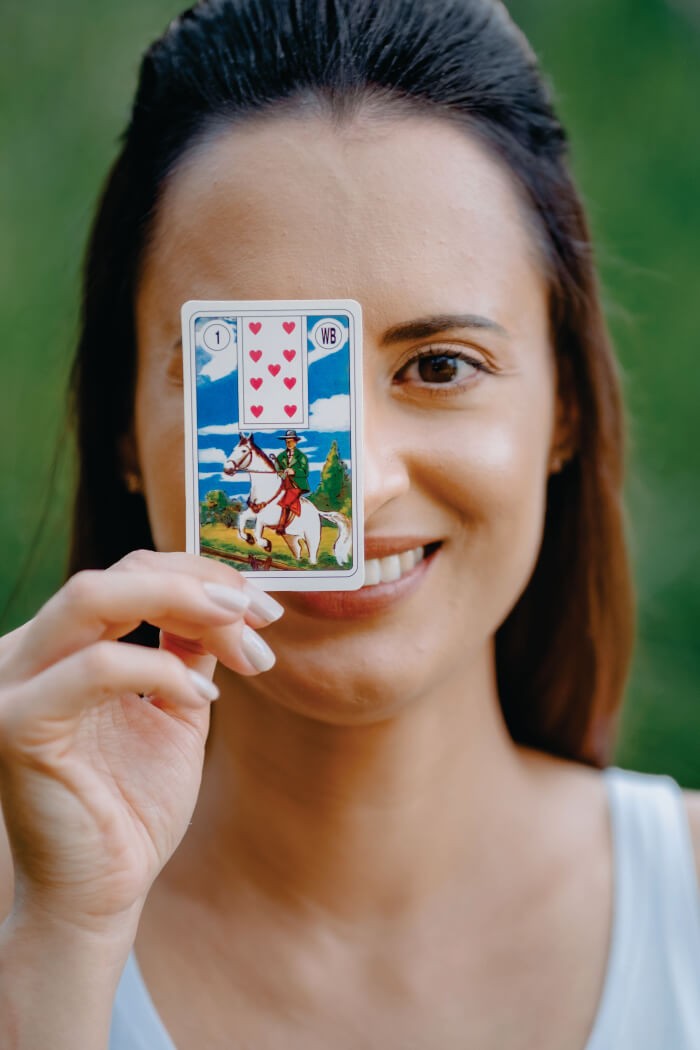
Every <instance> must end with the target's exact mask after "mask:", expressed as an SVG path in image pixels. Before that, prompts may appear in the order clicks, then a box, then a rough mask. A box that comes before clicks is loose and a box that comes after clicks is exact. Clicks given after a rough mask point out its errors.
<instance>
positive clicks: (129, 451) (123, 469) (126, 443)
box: [117, 430, 141, 492]
mask: <svg viewBox="0 0 700 1050" xmlns="http://www.w3.org/2000/svg"><path fill="white" fill-rule="evenodd" d="M117 456H118V459H119V473H120V474H121V477H122V480H123V481H124V484H125V485H126V487H127V488H128V489H129V491H130V492H138V491H140V488H141V464H140V462H139V453H138V447H137V445H136V437H135V436H134V432H133V430H129V431H128V433H126V434H123V435H122V436H121V437H120V438H119V440H118V441H117Z"/></svg>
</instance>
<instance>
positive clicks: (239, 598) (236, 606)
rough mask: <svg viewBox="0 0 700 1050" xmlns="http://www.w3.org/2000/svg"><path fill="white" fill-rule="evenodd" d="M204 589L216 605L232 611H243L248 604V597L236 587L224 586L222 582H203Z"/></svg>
mask: <svg viewBox="0 0 700 1050" xmlns="http://www.w3.org/2000/svg"><path fill="white" fill-rule="evenodd" d="M203 586H204V590H205V591H206V592H207V594H208V595H209V597H210V598H211V600H212V601H213V602H216V604H217V605H223V607H224V609H230V610H231V611H232V612H243V610H244V609H247V608H248V606H249V605H250V598H249V597H248V595H247V594H244V593H243V591H241V590H239V589H238V588H237V587H226V586H225V585H224V584H222V583H209V582H207V583H205V584H204V585H203Z"/></svg>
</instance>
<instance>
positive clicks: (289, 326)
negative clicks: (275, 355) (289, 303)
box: [282, 321, 296, 335]
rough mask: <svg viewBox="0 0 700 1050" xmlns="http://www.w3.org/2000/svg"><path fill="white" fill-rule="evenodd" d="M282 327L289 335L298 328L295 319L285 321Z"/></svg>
mask: <svg viewBox="0 0 700 1050" xmlns="http://www.w3.org/2000/svg"><path fill="white" fill-rule="evenodd" d="M282 327H283V328H284V330H285V332H286V333H287V335H289V333H290V332H293V331H294V329H295V328H296V324H295V323H294V321H283V322H282Z"/></svg>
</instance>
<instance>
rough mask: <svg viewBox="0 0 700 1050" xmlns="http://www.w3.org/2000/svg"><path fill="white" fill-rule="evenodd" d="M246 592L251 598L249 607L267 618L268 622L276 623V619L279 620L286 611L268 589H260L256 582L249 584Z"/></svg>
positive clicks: (258, 614)
mask: <svg viewBox="0 0 700 1050" xmlns="http://www.w3.org/2000/svg"><path fill="white" fill-rule="evenodd" d="M246 593H247V595H248V598H249V600H250V604H249V606H248V608H249V609H250V611H251V612H254V613H255V614H256V615H257V616H260V617H261V618H262V619H263V620H267V622H268V623H274V621H275V620H279V618H280V616H281V615H282V613H283V612H284V606H283V605H280V603H279V602H276V601H275V599H274V598H273V597H272V596H271V595H269V594H268V593H267V591H261V590H259V589H258V588H257V587H256V586H255V584H248V590H247V591H246Z"/></svg>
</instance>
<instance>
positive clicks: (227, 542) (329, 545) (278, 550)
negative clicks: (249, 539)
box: [199, 522, 350, 571]
mask: <svg viewBox="0 0 700 1050" xmlns="http://www.w3.org/2000/svg"><path fill="white" fill-rule="evenodd" d="M248 531H249V532H250V535H251V536H252V531H251V530H248ZM263 537H264V539H267V540H270V541H271V543H272V550H271V551H270V554H271V556H272V559H273V561H276V562H281V563H282V564H284V565H287V566H289V568H290V569H311V570H312V571H313V570H314V569H337V568H339V567H340V566H339V565H338V563H337V561H336V560H335V556H334V554H333V544H334V543H335V541H336V540H337V538H338V529H337V527H336V526H335V525H332V524H330V523H328V522H324V523H323V528H322V529H321V546H320V548H319V552H318V564H317V565H315V566H311V565H309V562H308V559H307V558H306V557H302V559H301V560H300V561H297V560H296V558H295V557H294V556H293V555H292V552H291V551H290V549H289V547H288V546H287V544H286V543H285V541H284V540H283V539H282V537H281V536H278V535H277V533H276V532H273V531H272V529H264V530H263ZM199 538H200V542H201V544H202V545H203V546H207V547H213V548H215V549H216V550H220V551H222V552H224V551H225V552H227V553H231V554H241V555H245V557H248V555H249V554H254V555H255V556H256V557H261V558H262V557H264V556H265V555H266V553H267V552H266V551H263V550H262V548H261V547H255V546H251V545H250V544H248V543H245V542H244V541H243V540H242V539H241V538H240V536H239V535H238V530H237V529H235V528H229V526H228V525H202V526H201V527H200V530H199ZM302 551H303V553H304V555H305V554H306V548H305V546H304V543H303V541H302ZM342 568H344V569H348V568H350V564H347V563H346V564H345V565H343V566H342Z"/></svg>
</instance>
